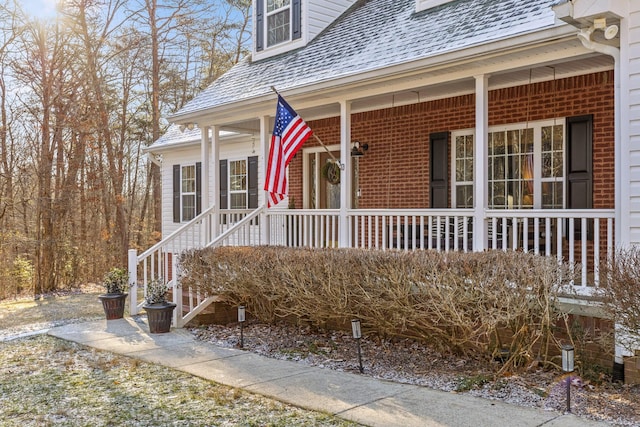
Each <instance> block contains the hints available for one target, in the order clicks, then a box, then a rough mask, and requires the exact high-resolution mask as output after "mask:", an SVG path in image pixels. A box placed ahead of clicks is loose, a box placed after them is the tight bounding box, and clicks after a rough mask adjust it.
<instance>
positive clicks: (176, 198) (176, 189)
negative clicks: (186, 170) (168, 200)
mask: <svg viewBox="0 0 640 427" xmlns="http://www.w3.org/2000/svg"><path fill="white" fill-rule="evenodd" d="M180 216H181V215H180V165H173V222H180Z"/></svg>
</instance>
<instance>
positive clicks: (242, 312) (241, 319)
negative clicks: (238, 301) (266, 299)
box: [238, 305, 245, 348]
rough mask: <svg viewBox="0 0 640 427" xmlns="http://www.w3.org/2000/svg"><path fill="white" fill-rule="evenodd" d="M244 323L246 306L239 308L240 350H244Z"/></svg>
mask: <svg viewBox="0 0 640 427" xmlns="http://www.w3.org/2000/svg"><path fill="white" fill-rule="evenodd" d="M244 321H245V309H244V305H240V306H238V322H240V348H244Z"/></svg>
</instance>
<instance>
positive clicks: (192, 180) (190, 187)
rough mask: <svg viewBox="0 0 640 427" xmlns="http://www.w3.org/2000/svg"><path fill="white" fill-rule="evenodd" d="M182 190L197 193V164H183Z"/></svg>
mask: <svg viewBox="0 0 640 427" xmlns="http://www.w3.org/2000/svg"><path fill="white" fill-rule="evenodd" d="M181 187H182V192H183V193H195V191H196V167H195V166H183V167H182V186H181Z"/></svg>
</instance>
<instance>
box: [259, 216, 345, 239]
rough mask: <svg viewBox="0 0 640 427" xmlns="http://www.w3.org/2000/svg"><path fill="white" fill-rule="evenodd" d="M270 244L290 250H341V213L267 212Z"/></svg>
mask: <svg viewBox="0 0 640 427" xmlns="http://www.w3.org/2000/svg"><path fill="white" fill-rule="evenodd" d="M267 217H268V221H269V236H270V237H269V242H270V244H271V245H282V246H289V247H294V248H297V247H311V248H327V247H335V248H337V247H338V241H339V239H340V237H339V236H340V211H339V210H337V209H325V210H317V209H290V210H281V211H276V210H274V211H268V212H267Z"/></svg>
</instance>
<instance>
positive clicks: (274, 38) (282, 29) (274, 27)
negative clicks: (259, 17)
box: [266, 0, 291, 47]
mask: <svg viewBox="0 0 640 427" xmlns="http://www.w3.org/2000/svg"><path fill="white" fill-rule="evenodd" d="M266 30H267V47H271V46H273V45H276V44H278V43H282V42H286V41H289V40H290V39H291V1H290V0H267V28H266Z"/></svg>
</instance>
